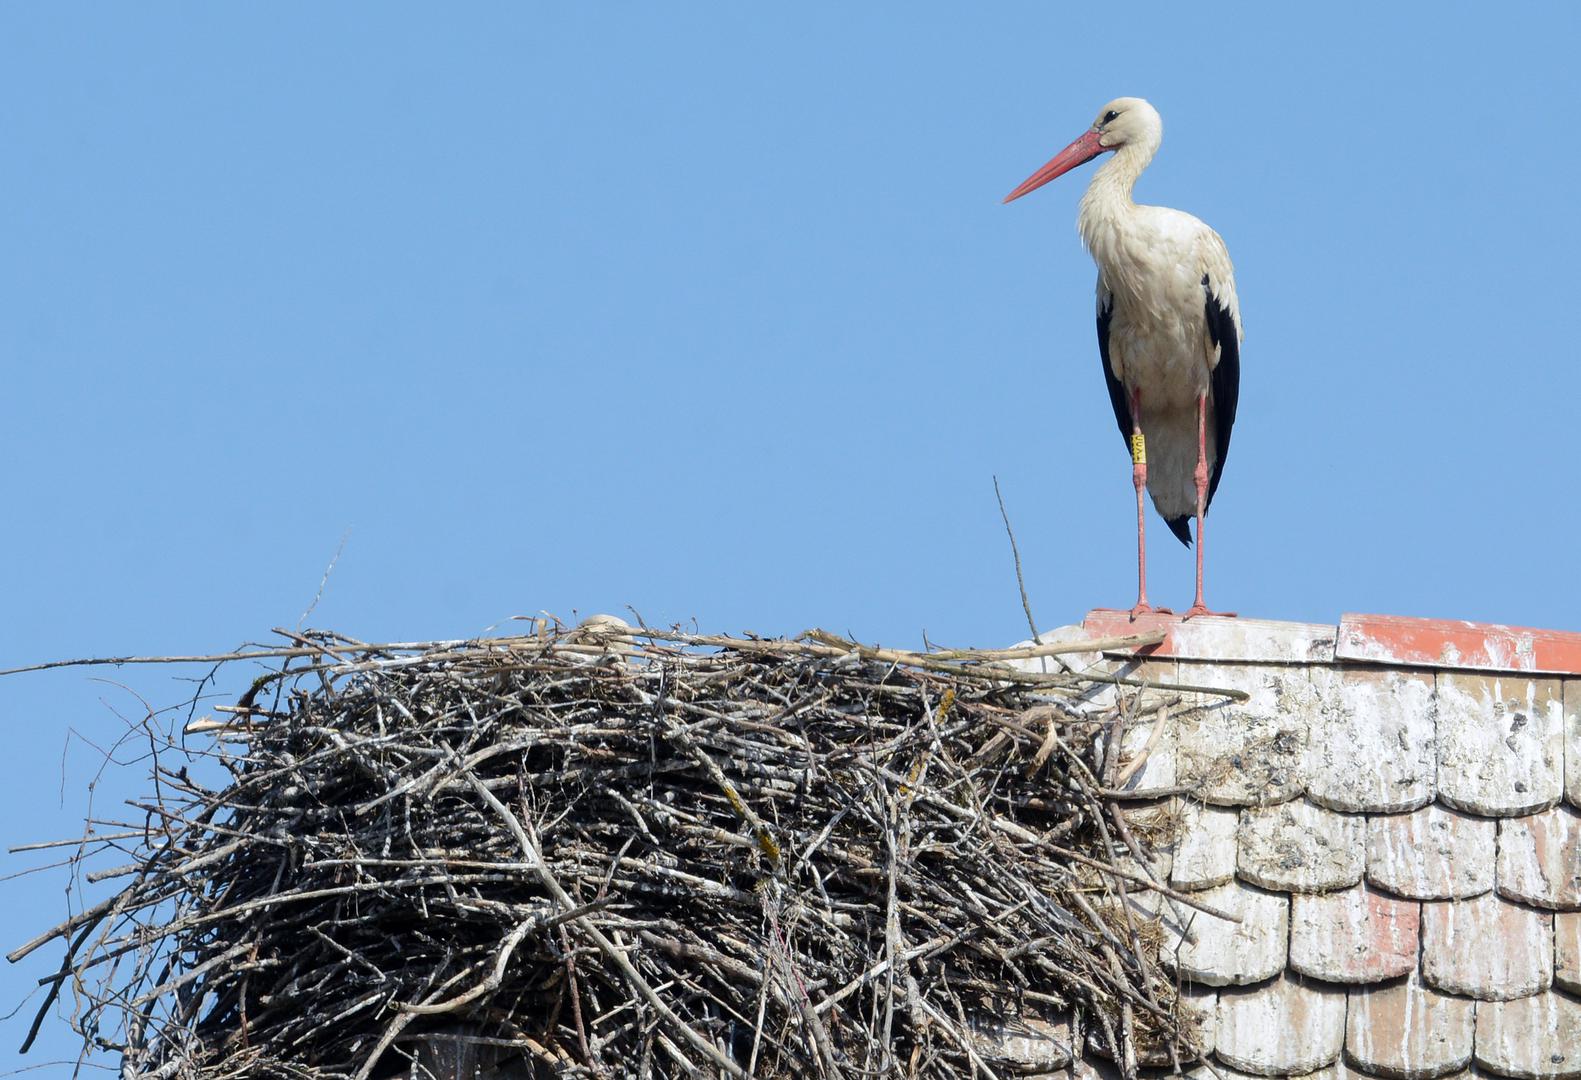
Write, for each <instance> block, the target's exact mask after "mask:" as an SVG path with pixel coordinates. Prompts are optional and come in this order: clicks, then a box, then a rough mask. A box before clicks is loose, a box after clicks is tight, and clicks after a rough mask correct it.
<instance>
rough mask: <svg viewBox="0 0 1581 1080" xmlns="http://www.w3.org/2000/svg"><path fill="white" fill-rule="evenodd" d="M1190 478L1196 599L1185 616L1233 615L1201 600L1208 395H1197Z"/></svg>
mask: <svg viewBox="0 0 1581 1080" xmlns="http://www.w3.org/2000/svg"><path fill="white" fill-rule="evenodd" d="M1191 475H1192V479H1194V480H1195V481H1196V482H1197V599H1196V601H1195V602H1194V603H1193V604H1192V605H1191V608H1190V610H1188V611H1187V612H1186V614H1185V618H1188V619H1189V618H1191V617H1192V616H1193V615H1226V616H1233V615H1234V612H1230V611H1209V610H1208V605H1206V604H1204V603H1203V602H1202V549H1203V548H1204V547H1205V546H1206V545H1205V544H1204V542H1203V534H1202V521H1203V515H1204V513H1206V511H1207V503H1208V396H1207V395H1206V394H1198V395H1197V468H1196V471H1195V472H1193V473H1192V474H1191Z"/></svg>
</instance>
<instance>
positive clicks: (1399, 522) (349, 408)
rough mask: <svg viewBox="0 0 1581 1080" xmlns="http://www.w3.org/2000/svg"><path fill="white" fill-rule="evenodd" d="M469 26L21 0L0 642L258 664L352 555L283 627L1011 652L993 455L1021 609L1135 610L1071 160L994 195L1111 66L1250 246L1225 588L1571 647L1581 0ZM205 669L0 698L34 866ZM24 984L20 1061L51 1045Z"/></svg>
mask: <svg viewBox="0 0 1581 1080" xmlns="http://www.w3.org/2000/svg"><path fill="white" fill-rule="evenodd" d="M459 10H460V11H461V12H462V13H461V14H459V15H457V14H455V13H454V11H455V9H451V11H450V12H448V13H447V14H445V15H441V14H439V11H440V9H438V8H434V7H431V6H421V5H405V4H396V3H381V4H378V5H372V4H354V3H347V4H337V5H302V4H278V5H263V4H230V5H196V4H191V5H181V6H176V5H162V6H138V7H132V6H128V5H119V6H109V5H105V6H100V7H67V6H65V5H24V4H9V5H5V6H3V7H0V147H3V150H0V190H3V192H4V198H3V199H0V365H3V368H0V370H3V372H4V392H3V393H0V460H3V461H4V462H5V468H4V471H3V477H4V479H3V481H0V482H3V484H4V491H5V499H6V503H7V505H8V506H9V508H10V513H9V515H8V523H7V527H6V528H5V529H4V530H3V532H0V597H3V598H4V611H5V618H4V619H3V620H0V667H5V666H11V665H14V664H22V663H30V662H36V661H42V660H48V659H54V658H58V657H63V656H80V655H89V654H125V653H171V652H191V651H199V652H202V651H211V650H224V649H227V648H229V647H232V646H234V645H236V644H237V643H239V642H242V641H246V640H257V639H261V638H263V637H264V636H265V635H267V633H268V631H269V629H270V628H271V627H274V626H295V625H297V623H298V621H299V619H300V618H301V615H302V612H303V610H304V609H305V608H306V607H307V606H308V604H309V603H310V602H311V600H312V599H313V597H314V594H315V592H316V590H317V589H318V587H319V582H320V578H321V576H322V575H323V572H324V569H325V566H326V565H327V564H328V563H329V562H330V560H331V557H332V556H333V555H334V553H335V552H336V550H337V547H338V546H339V545H340V544H341V541H342V538H343V537H344V538H345V546H344V550H343V551H342V553H341V555H340V558H339V560H338V562H337V563H336V565H335V569H334V572H333V574H332V575H331V576H330V578H329V580H328V583H327V587H326V589H325V591H324V594H323V596H322V598H321V600H320V601H319V603H318V605H317V608H316V610H315V611H314V612H313V614H312V616H311V618H310V619H309V623H310V624H312V625H320V626H329V627H334V628H337V629H341V630H343V631H345V632H347V633H350V634H352V635H355V636H357V637H360V638H363V639H365V640H378V639H414V638H433V637H449V636H463V635H470V634H475V633H479V632H482V631H484V630H485V629H486V628H488V627H490V626H493V625H496V624H499V623H500V622H501V621H502V620H505V619H507V618H508V617H510V616H512V615H518V614H532V613H536V612H539V611H549V612H553V613H556V614H559V615H561V616H563V617H566V618H571V617H573V615H574V613H576V612H581V613H584V614H585V613H590V612H594V611H617V612H618V611H621V610H623V608H624V606H625V605H627V604H630V605H632V606H633V607H635V608H636V609H637V610H638V611H640V612H641V614H642V615H643V616H644V617H645V618H646V619H648V620H649V621H650V622H655V623H671V622H688V623H690V622H691V621H692V620H695V621H696V625H697V626H699V627H700V628H702V629H705V630H709V631H743V630H750V631H755V632H758V633H767V634H781V633H795V632H797V631H800V630H802V629H804V628H806V627H808V626H812V625H821V626H825V627H829V628H831V629H836V630H840V631H847V632H850V633H852V634H855V635H857V636H859V637H862V638H864V639H867V640H872V641H882V642H884V643H886V644H895V645H905V646H914V645H917V644H919V643H920V641H921V638H922V634H923V633H924V632H926V633H927V634H928V636H929V637H930V638H931V639H932V640H934V641H936V642H940V643H945V644H950V645H979V646H983V645H993V644H1000V643H1008V642H1010V641H1013V640H1016V639H1017V638H1019V637H1021V636H1023V635H1024V632H1025V625H1024V620H1023V616H1022V614H1021V610H1020V605H1019V602H1018V599H1017V594H1016V588H1015V581H1014V577H1013V574H1012V571H1011V565H1010V559H1009V553H1008V550H1007V548H1006V544H1005V539H1004V533H1003V528H1002V526H1001V523H1000V520H999V516H998V510H997V508H996V506H995V503H994V494H993V488H992V482H991V477H992V476H994V475H997V476H998V477H999V479H1000V483H1001V484H1002V486H1003V489H1004V492H1005V496H1006V499H1007V501H1008V504H1009V508H1010V512H1011V514H1012V516H1013V519H1014V522H1015V526H1016V531H1017V535H1018V538H1019V541H1020V545H1021V554H1022V558H1023V561H1024V564H1025V570H1026V581H1027V587H1028V590H1029V592H1030V595H1031V599H1032V604H1033V608H1034V612H1035V614H1036V615H1037V618H1038V619H1039V622H1040V624H1041V625H1043V626H1054V625H1058V624H1060V623H1063V622H1071V621H1075V620H1077V619H1078V618H1079V617H1080V615H1081V614H1082V613H1083V612H1084V611H1086V610H1087V609H1088V608H1090V607H1094V606H1100V605H1109V606H1125V605H1129V604H1130V602H1131V601H1132V599H1133V597H1134V588H1135V579H1134V545H1133V524H1132V523H1133V518H1132V509H1131V506H1132V503H1131V500H1132V498H1133V496H1132V492H1131V488H1130V482H1129V464H1128V460H1127V458H1126V455H1125V450H1124V447H1123V445H1122V443H1121V441H1120V440H1119V439H1118V438H1117V437H1116V434H1115V431H1114V428H1113V418H1112V416H1111V415H1110V413H1109V407H1108V404H1107V401H1106V398H1105V394H1104V387H1103V380H1102V377H1101V374H1100V371H1099V367H1098V360H1097V351H1096V346H1095V343H1094V340H1093V327H1092V283H1093V269H1092V265H1091V263H1090V261H1089V259H1088V257H1087V255H1086V254H1085V253H1084V252H1083V251H1082V250H1081V248H1080V246H1079V243H1078V241H1077V238H1076V236H1075V230H1074V219H1075V212H1076V201H1077V199H1078V198H1079V197H1080V194H1081V191H1082V189H1083V187H1084V185H1085V183H1086V181H1087V179H1088V178H1089V176H1090V173H1091V167H1090V166H1089V167H1087V168H1086V169H1083V170H1080V171H1078V172H1076V173H1073V174H1071V175H1069V176H1067V177H1064V178H1062V179H1061V180H1059V181H1057V182H1056V183H1054V184H1051V185H1050V186H1048V187H1047V188H1045V189H1043V190H1041V191H1039V192H1037V193H1036V194H1035V195H1034V196H1032V197H1029V198H1027V199H1024V200H1022V201H1020V202H1017V203H1015V204H1014V205H1012V206H1008V207H1007V206H1002V205H1000V199H1001V197H1002V196H1003V195H1004V194H1005V192H1007V191H1009V190H1010V188H1012V187H1013V186H1014V185H1015V184H1016V183H1018V182H1019V181H1020V180H1021V179H1022V178H1023V177H1025V176H1026V175H1027V174H1028V173H1030V172H1031V171H1032V170H1033V169H1034V168H1035V167H1036V166H1038V165H1040V164H1041V163H1042V162H1043V161H1044V160H1046V159H1047V158H1048V157H1049V156H1050V155H1052V154H1053V153H1054V151H1056V150H1057V149H1059V148H1060V147H1062V146H1063V145H1064V144H1065V143H1066V142H1068V141H1069V140H1070V139H1071V138H1074V137H1075V136H1076V135H1077V134H1079V133H1080V132H1081V130H1082V129H1083V128H1084V127H1085V126H1086V125H1087V124H1088V123H1089V122H1090V121H1091V119H1092V116H1093V114H1094V112H1095V111H1096V109H1097V107H1098V106H1099V105H1101V104H1102V103H1103V102H1105V101H1106V100H1108V99H1109V98H1112V97H1115V96H1118V95H1122V94H1134V95H1141V96H1145V97H1147V98H1149V99H1150V100H1151V101H1152V102H1153V103H1154V104H1155V105H1156V106H1157V107H1158V108H1159V110H1160V111H1161V112H1162V114H1163V116H1164V120H1165V126H1166V135H1165V139H1164V145H1163V148H1162V151H1161V152H1160V155H1159V157H1158V159H1157V161H1156V162H1155V163H1154V165H1153V167H1152V168H1151V169H1150V170H1149V171H1148V173H1147V174H1146V176H1144V178H1143V179H1142V182H1141V184H1140V185H1139V188H1138V193H1137V194H1138V198H1139V199H1141V200H1143V201H1147V202H1157V203H1163V204H1165V205H1170V206H1177V207H1180V208H1182V209H1185V210H1189V211H1191V212H1193V213H1195V214H1197V215H1198V216H1200V217H1202V218H1204V219H1205V220H1206V221H1208V222H1209V223H1210V224H1212V225H1213V226H1214V227H1215V228H1217V229H1218V230H1219V232H1220V233H1221V234H1222V235H1223V236H1224V238H1225V240H1226V242H1227V243H1228V245H1229V249H1230V252H1231V254H1232V256H1233V257H1234V259H1235V262H1236V268H1237V276H1238V280H1239V291H1240V296H1241V304H1242V311H1243V316H1244V321H1245V324H1246V343H1245V347H1244V349H1243V353H1242V357H1243V361H1242V363H1243V383H1242V394H1241V411H1240V419H1239V421H1238V424H1237V427H1236V431H1235V441H1234V447H1233V450H1232V452H1231V454H1230V458H1229V461H1228V464H1227V467H1226V470H1225V475H1224V482H1223V486H1222V488H1221V489H1220V491H1219V495H1218V501H1217V502H1216V504H1215V506H1214V512H1213V515H1212V525H1213V527H1212V528H1211V529H1210V530H1209V549H1208V555H1209V567H1208V574H1209V579H1208V590H1209V591H1208V599H1209V602H1210V603H1211V604H1213V605H1214V606H1216V607H1222V608H1228V609H1231V610H1237V611H1239V612H1241V613H1242V614H1243V615H1254V616H1262V617H1267V618H1281V619H1310V620H1318V621H1332V620H1334V619H1336V618H1337V617H1338V616H1339V614H1340V613H1341V612H1342V611H1347V610H1356V611H1372V612H1385V613H1390V614H1402V615H1422V616H1437V617H1454V618H1468V619H1482V620H1496V621H1503V622H1511V623H1519V624H1526V625H1538V626H1548V627H1556V628H1568V629H1581V615H1578V614H1577V611H1578V609H1577V603H1576V601H1577V593H1578V590H1577V586H1576V573H1575V570H1574V560H1575V554H1574V553H1575V550H1576V546H1577V538H1578V536H1581V498H1578V496H1577V490H1576V481H1575V476H1576V468H1577V466H1576V457H1577V454H1576V450H1575V446H1574V443H1575V436H1574V431H1575V424H1576V412H1575V405H1574V403H1575V402H1576V401H1577V400H1578V399H1581V364H1578V363H1577V361H1578V359H1581V357H1578V351H1581V350H1578V346H1577V344H1576V335H1575V322H1576V315H1575V312H1576V311H1577V301H1576V294H1577V286H1578V284H1581V282H1578V280H1577V277H1578V275H1577V271H1576V261H1575V252H1576V251H1577V250H1578V246H1581V213H1578V212H1577V211H1576V209H1575V206H1574V200H1573V197H1572V193H1571V191H1570V188H1571V186H1572V178H1573V176H1574V175H1575V174H1576V172H1577V169H1578V167H1581V162H1578V160H1577V155H1578V149H1577V147H1578V145H1581V141H1578V139H1577V135H1578V133H1581V131H1578V129H1581V122H1578V120H1577V111H1576V103H1577V102H1578V101H1581V76H1578V74H1577V65H1576V64H1575V62H1574V55H1573V50H1574V43H1575V42H1576V41H1577V40H1581V25H1578V24H1581V15H1578V11H1581V9H1578V8H1577V7H1576V6H1575V5H1561V4H1552V5H1535V4H1534V5H1521V4H1514V5H1506V6H1504V7H1503V8H1502V9H1501V10H1500V13H1499V14H1498V15H1494V14H1492V13H1491V9H1488V8H1486V7H1480V6H1479V7H1477V8H1473V7H1471V6H1469V5H1467V6H1460V5H1440V6H1437V7H1435V8H1434V9H1433V12H1434V13H1433V15H1432V16H1431V17H1430V18H1429V17H1427V16H1424V15H1423V14H1422V12H1423V11H1425V10H1426V9H1425V8H1423V7H1422V6H1421V5H1376V4H1369V5H1346V4H1324V5H1313V6H1310V7H1308V8H1305V9H1303V10H1297V9H1295V8H1293V7H1291V6H1289V5H1257V6H1255V7H1254V6H1251V5H1247V6H1246V7H1244V8H1243V9H1240V10H1235V9H1234V8H1232V7H1225V8H1219V9H1205V8H1203V7H1202V6H1200V5H1196V6H1183V5H1168V6H1164V5H1159V6H1151V5H1130V6H1126V7H1123V8H1116V7H1106V8H1076V7H1071V6H1067V5H1052V4H1005V5H994V6H988V5H961V4H942V3H922V4H907V5H904V6H901V5H887V4H878V5H860V6H859V5H844V4H842V5H833V4H829V5H816V4H815V5H795V6H792V7H782V8H779V9H776V10H774V11H772V12H769V11H765V10H764V9H762V8H758V7H749V6H747V5H734V4H692V5H684V6H683V5H664V6H661V5H640V6H639V5H630V4H605V5H592V4H586V5H570V4H561V5H553V6H550V5H530V4H522V5H516V4H510V5H470V6H467V7H465V8H464V9H459ZM1150 527H1151V530H1152V531H1151V536H1152V538H1153V539H1154V541H1155V542H1154V544H1153V545H1152V552H1153V559H1152V561H1151V563H1150V567H1149V569H1150V575H1149V584H1150V587H1151V591H1152V593H1153V594H1154V599H1155V601H1157V602H1161V603H1173V604H1176V605H1180V606H1184V605H1186V604H1188V603H1189V602H1190V596H1191V562H1190V558H1191V556H1190V554H1189V553H1188V552H1187V551H1186V550H1185V549H1184V548H1181V547H1180V546H1179V545H1177V544H1176V543H1175V542H1174V541H1173V540H1172V539H1171V538H1170V537H1169V536H1168V534H1167V532H1166V531H1165V530H1164V529H1163V528H1162V525H1161V523H1160V522H1159V521H1158V519H1157V518H1156V517H1154V518H1152V520H1151V522H1150ZM178 674H185V673H177V672H171V671H158V670H151V669H132V668H127V669H121V670H112V671H106V672H98V673H93V672H84V671H68V672H63V673H53V674H47V675H33V676H23V677H16V678H10V679H5V680H0V720H3V722H4V724H5V728H6V731H7V733H8V743H9V754H10V759H11V762H12V766H11V769H10V770H9V775H8V782H7V783H6V784H5V785H4V787H3V790H0V822H3V826H0V838H3V839H4V841H5V843H6V845H11V844H16V843H22V842H27V841H32V840H39V839H51V838H55V837H58V836H67V835H72V834H74V832H75V831H77V830H78V829H79V828H80V821H81V819H82V817H83V815H84V812H85V809H86V805H87V803H86V800H87V795H86V794H85V790H84V789H85V786H86V785H87V783H88V782H89V781H90V780H92V779H93V777H94V775H95V772H96V769H97V756H96V754H95V752H94V751H93V750H92V749H91V746H90V743H98V744H101V745H102V744H104V743H106V742H107V741H109V740H113V739H114V738H115V737H116V734H117V733H118V732H120V731H121V730H122V729H123V727H122V725H123V721H122V720H121V719H119V716H120V715H126V716H133V717H135V716H136V715H139V714H140V710H141V709H142V705H141V704H140V699H141V700H147V701H148V702H151V703H153V704H155V705H166V704H171V703H173V702H175V701H177V700H179V699H181V697H182V696H183V694H184V693H185V692H187V687H188V684H186V683H183V682H179V681H177V680H176V676H177V675H178ZM104 679H108V680H112V681H111V682H105V681H101V680H104ZM68 732H74V733H75V734H74V735H72V736H70V737H68ZM63 747H64V748H65V749H64V750H63ZM133 772H135V767H134V768H133V770H131V771H128V770H111V771H110V773H109V774H108V775H107V776H106V778H105V779H104V780H103V781H102V782H101V783H100V784H99V786H98V788H97V789H96V791H95V795H94V797H95V798H96V799H97V800H98V805H99V808H100V809H103V808H104V807H105V806H108V805H113V803H114V802H115V800H118V799H120V798H124V797H125V796H126V795H128V794H130V793H132V792H133V791H134V790H136V789H137V785H136V784H135V783H134V782H133V781H134V777H133V775H132V773H133ZM35 861H37V860H36V859H33V858H31V857H30V858H22V857H9V858H8V859H7V862H6V867H7V870H6V872H7V873H15V872H16V871H18V870H20V869H23V868H25V867H26V866H28V865H32V864H33V862H35ZM63 884H64V880H63V878H62V877H61V875H60V873H59V872H55V873H52V874H45V875H37V876H32V877H26V878H21V879H16V880H9V881H6V882H4V883H3V884H0V889H3V892H0V903H3V904H4V908H5V910H6V911H7V912H8V913H10V918H9V919H8V920H7V925H8V926H9V927H10V929H11V934H10V939H11V940H8V941H7V942H5V947H6V948H7V949H9V948H11V947H13V946H14V945H15V944H17V943H19V942H20V941H21V940H23V939H25V938H26V937H28V936H31V933H32V931H33V930H34V929H35V928H38V927H42V926H43V925H46V924H48V923H51V922H54V921H56V920H57V919H58V918H59V917H61V916H62V915H63V913H64V901H63V899H62V895H61V890H62V886H63ZM58 957H59V954H58V953H54V954H50V955H44V954H40V955H39V956H36V957H34V958H33V959H32V960H30V961H29V962H28V963H26V964H23V965H21V966H19V967H15V968H11V967H0V1000H3V1001H4V1003H5V1007H4V1008H3V1009H0V1013H3V1012H5V1011H8V1010H9V1009H10V1008H11V1005H12V1004H14V1003H15V1002H17V1001H18V1000H19V999H20V998H21V997H22V996H23V995H24V994H25V993H26V992H27V989H28V987H29V986H30V985H31V984H32V982H33V981H34V980H36V979H37V978H38V977H39V976H40V975H42V974H44V973H46V972H48V971H49V970H51V969H52V967H53V965H54V964H55V963H58ZM30 1013H31V1009H30V1008H24V1009H23V1011H22V1013H19V1014H18V1015H16V1016H14V1017H12V1018H9V1019H6V1020H3V1021H0V1072H4V1071H5V1070H7V1069H9V1068H18V1067H22V1066H26V1065H31V1064H35V1063H38V1062H40V1061H46V1062H47V1061H50V1060H54V1059H57V1058H59V1057H61V1056H63V1055H68V1054H70V1053H71V1044H70V1041H69V1040H68V1039H67V1038H66V1037H65V1034H64V1027H63V1025H58V1024H57V1025H55V1030H54V1031H53V1032H51V1033H48V1034H46V1036H45V1038H44V1039H43V1040H42V1041H41V1044H40V1046H39V1048H38V1049H37V1050H36V1051H35V1052H34V1053H33V1054H30V1055H28V1057H27V1058H18V1057H16V1056H15V1055H14V1049H15V1046H16V1045H17V1044H18V1043H19V1042H20V1041H21V1038H22V1035H23V1034H24V1033H25V1031H26V1022H27V1018H28V1016H29V1015H30Z"/></svg>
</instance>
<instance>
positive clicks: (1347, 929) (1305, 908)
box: [1290, 885, 1421, 983]
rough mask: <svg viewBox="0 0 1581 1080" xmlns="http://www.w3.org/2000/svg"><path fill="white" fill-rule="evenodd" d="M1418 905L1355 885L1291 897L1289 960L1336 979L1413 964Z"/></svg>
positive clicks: (1365, 977)
mask: <svg viewBox="0 0 1581 1080" xmlns="http://www.w3.org/2000/svg"><path fill="white" fill-rule="evenodd" d="M1420 925H1421V905H1420V904H1418V903H1416V902H1415V901H1414V900H1396V899H1394V898H1393V897H1389V896H1385V895H1384V894H1382V893H1378V892H1373V891H1372V890H1370V889H1368V888H1367V887H1366V886H1365V885H1357V886H1356V887H1354V888H1351V889H1343V890H1341V891H1339V892H1332V893H1323V894H1321V895H1318V896H1300V895H1297V896H1292V897H1291V898H1290V966H1291V967H1292V968H1294V969H1295V970H1296V971H1299V972H1300V973H1301V974H1303V975H1310V976H1312V977H1313V978H1315V979H1326V980H1328V981H1329V982H1338V983H1373V982H1380V981H1382V980H1385V979H1393V978H1398V977H1399V976H1401V975H1404V974H1406V973H1407V972H1411V971H1415V970H1416V958H1417V951H1418V950H1417V944H1418V940H1419V931H1420Z"/></svg>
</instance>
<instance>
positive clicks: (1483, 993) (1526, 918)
mask: <svg viewBox="0 0 1581 1080" xmlns="http://www.w3.org/2000/svg"><path fill="white" fill-rule="evenodd" d="M1553 969H1554V938H1553V916H1552V915H1550V914H1548V913H1547V912H1542V911H1534V910H1532V909H1531V908H1528V907H1524V906H1522V905H1520V904H1512V903H1509V902H1508V901H1505V900H1501V899H1499V897H1498V895H1497V894H1495V893H1486V894H1484V895H1482V896H1478V897H1475V898H1473V899H1470V900H1450V901H1445V902H1439V903H1426V904H1423V905H1422V978H1423V980H1424V981H1426V982H1427V983H1429V984H1430V985H1432V986H1434V987H1436V988H1437V989H1439V990H1443V991H1446V992H1448V993H1451V994H1467V995H1470V996H1471V997H1474V998H1481V999H1482V1000H1484V1001H1503V1000H1509V999H1511V998H1521V997H1527V996H1529V995H1531V994H1535V993H1537V992H1538V991H1540V990H1546V989H1548V987H1549V986H1550V985H1551V984H1552V982H1553V973H1554V971H1553Z"/></svg>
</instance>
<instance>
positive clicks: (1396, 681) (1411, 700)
mask: <svg viewBox="0 0 1581 1080" xmlns="http://www.w3.org/2000/svg"><path fill="white" fill-rule="evenodd" d="M1311 677H1312V685H1313V688H1314V690H1315V691H1316V693H1317V697H1318V700H1319V702H1320V705H1319V708H1318V709H1317V710H1315V711H1314V713H1313V715H1312V722H1311V729H1310V731H1309V733H1308V735H1307V753H1306V763H1305V766H1304V768H1305V772H1306V782H1307V798H1309V799H1311V800H1312V801H1313V802H1316V803H1318V804H1320V805H1322V806H1326V807H1328V808H1329V809H1331V810H1345V811H1351V812H1357V811H1368V812H1371V813H1384V812H1394V811H1400V810H1411V809H1414V808H1415V807H1418V806H1422V805H1423V804H1425V803H1428V802H1431V801H1432V798H1433V789H1434V776H1435V774H1436V772H1437V769H1438V746H1437V741H1436V738H1435V730H1436V728H1435V725H1434V722H1433V713H1434V699H1433V677H1432V676H1431V675H1427V674H1423V673H1418V672H1407V671H1387V670H1384V671H1378V670H1357V669H1346V668H1333V667H1315V668H1313V669H1312V670H1311Z"/></svg>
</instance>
